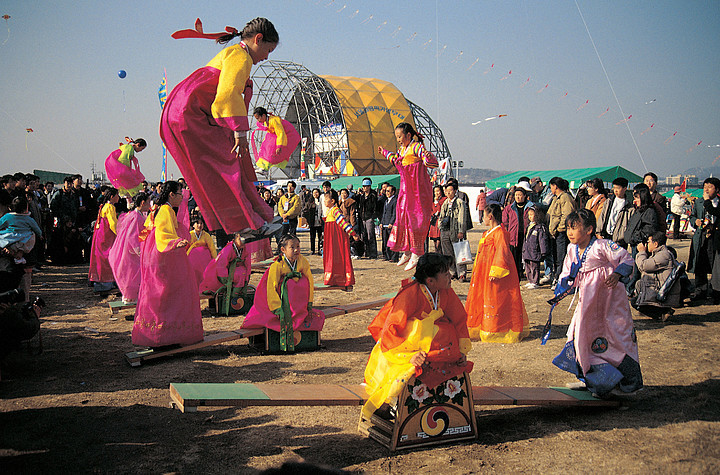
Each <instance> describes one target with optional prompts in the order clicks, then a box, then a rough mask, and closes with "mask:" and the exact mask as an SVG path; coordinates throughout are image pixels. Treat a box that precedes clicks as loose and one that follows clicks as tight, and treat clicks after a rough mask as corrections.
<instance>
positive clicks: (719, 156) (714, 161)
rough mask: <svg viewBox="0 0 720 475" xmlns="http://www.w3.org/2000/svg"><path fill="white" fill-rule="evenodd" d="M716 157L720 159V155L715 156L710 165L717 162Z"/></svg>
mask: <svg viewBox="0 0 720 475" xmlns="http://www.w3.org/2000/svg"><path fill="white" fill-rule="evenodd" d="M718 159H720V155H718V156H717V157H715V160H713V162H712V163H711V164H710V165H715V164H716V163H717V161H718Z"/></svg>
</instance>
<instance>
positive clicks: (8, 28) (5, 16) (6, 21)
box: [2, 14, 12, 46]
mask: <svg viewBox="0 0 720 475" xmlns="http://www.w3.org/2000/svg"><path fill="white" fill-rule="evenodd" d="M10 18H12V17H11V16H10V15H7V14H5V15H3V16H2V19H3V20H5V26H7V30H8V36H7V38H5V41H3V46H4V45H5V43H7V42H8V40H9V39H10V23H8V20H9V19H10Z"/></svg>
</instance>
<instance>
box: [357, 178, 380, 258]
mask: <svg viewBox="0 0 720 475" xmlns="http://www.w3.org/2000/svg"><path fill="white" fill-rule="evenodd" d="M355 201H356V202H357V206H358V218H360V223H361V225H360V236H361V237H362V240H363V242H364V243H365V255H366V256H367V257H368V259H377V256H378V252H377V240H376V239H375V211H376V209H377V201H378V199H377V194H375V191H374V190H373V189H372V180H371V179H370V178H365V179H363V181H362V189H361V190H360V191H359V192H358V193H357V195H355Z"/></svg>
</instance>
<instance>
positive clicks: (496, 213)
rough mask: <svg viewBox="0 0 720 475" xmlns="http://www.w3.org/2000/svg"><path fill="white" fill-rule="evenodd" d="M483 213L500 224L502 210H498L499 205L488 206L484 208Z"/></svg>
mask: <svg viewBox="0 0 720 475" xmlns="http://www.w3.org/2000/svg"><path fill="white" fill-rule="evenodd" d="M485 212H486V213H490V214H491V215H492V217H493V219H494V220H495V221H496V222H497V223H498V224H500V223H502V208H500V205H497V204H495V203H492V204H489V205H487V206H486V207H485Z"/></svg>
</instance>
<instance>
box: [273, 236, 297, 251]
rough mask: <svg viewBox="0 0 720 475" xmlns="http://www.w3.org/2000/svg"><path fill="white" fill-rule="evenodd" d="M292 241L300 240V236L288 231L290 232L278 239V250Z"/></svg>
mask: <svg viewBox="0 0 720 475" xmlns="http://www.w3.org/2000/svg"><path fill="white" fill-rule="evenodd" d="M290 241H297V242H300V238H298V237H297V236H296V235H294V234H290V233H288V234H283V235H282V236H281V237H280V240H279V241H278V250H279V249H282V248H283V247H285V246H286V245H287V243H288V242H290Z"/></svg>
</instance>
